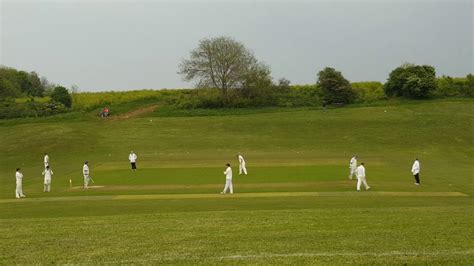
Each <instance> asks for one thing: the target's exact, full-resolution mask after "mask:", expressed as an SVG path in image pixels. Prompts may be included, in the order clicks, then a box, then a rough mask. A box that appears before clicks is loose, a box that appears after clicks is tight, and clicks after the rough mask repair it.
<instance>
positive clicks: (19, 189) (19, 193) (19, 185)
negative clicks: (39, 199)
mask: <svg viewBox="0 0 474 266" xmlns="http://www.w3.org/2000/svg"><path fill="white" fill-rule="evenodd" d="M15 178H16V190H15V196H16V198H17V199H19V198H24V197H26V195H25V194H23V173H22V172H21V170H20V168H17V169H16V173H15Z"/></svg>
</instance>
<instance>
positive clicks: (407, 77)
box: [384, 64, 436, 99]
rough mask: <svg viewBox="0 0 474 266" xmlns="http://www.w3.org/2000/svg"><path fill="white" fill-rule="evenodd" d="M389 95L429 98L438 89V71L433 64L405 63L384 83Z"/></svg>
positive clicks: (386, 92)
mask: <svg viewBox="0 0 474 266" xmlns="http://www.w3.org/2000/svg"><path fill="white" fill-rule="evenodd" d="M384 90H385V94H386V95H387V96H395V97H398V96H402V97H407V98H414V99H421V98H428V97H430V96H431V95H432V93H433V92H434V91H435V90H436V72H435V69H434V67H432V66H427V65H423V66H418V65H413V64H404V65H402V66H400V67H397V68H396V69H394V70H393V71H392V72H391V73H390V75H389V78H388V80H387V82H386V83H385V85H384Z"/></svg>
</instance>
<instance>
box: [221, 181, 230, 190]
mask: <svg viewBox="0 0 474 266" xmlns="http://www.w3.org/2000/svg"><path fill="white" fill-rule="evenodd" d="M228 188H229V180H228V179H226V180H225V186H224V190H223V191H222V193H224V194H225V193H227V189H228Z"/></svg>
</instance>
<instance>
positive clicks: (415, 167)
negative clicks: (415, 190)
mask: <svg viewBox="0 0 474 266" xmlns="http://www.w3.org/2000/svg"><path fill="white" fill-rule="evenodd" d="M411 172H412V174H413V176H414V177H415V185H417V186H419V185H420V161H418V158H415V161H414V162H413V166H412V167H411Z"/></svg>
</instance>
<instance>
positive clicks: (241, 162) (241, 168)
mask: <svg viewBox="0 0 474 266" xmlns="http://www.w3.org/2000/svg"><path fill="white" fill-rule="evenodd" d="M237 158H239V175H241V174H242V172H243V173H244V174H245V175H247V168H246V167H245V160H244V157H243V156H242V155H241V154H238V155H237Z"/></svg>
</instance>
